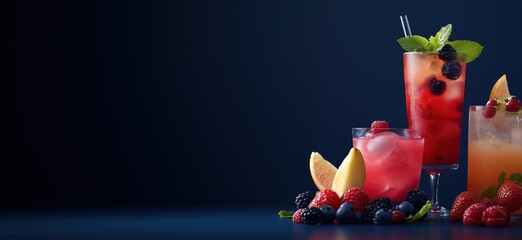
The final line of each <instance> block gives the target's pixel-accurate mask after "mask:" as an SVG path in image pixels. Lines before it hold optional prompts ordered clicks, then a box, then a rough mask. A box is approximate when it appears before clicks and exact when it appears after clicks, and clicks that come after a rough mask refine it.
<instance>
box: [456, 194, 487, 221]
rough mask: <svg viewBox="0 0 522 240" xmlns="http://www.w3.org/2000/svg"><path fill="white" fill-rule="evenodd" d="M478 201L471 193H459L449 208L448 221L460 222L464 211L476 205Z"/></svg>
mask: <svg viewBox="0 0 522 240" xmlns="http://www.w3.org/2000/svg"><path fill="white" fill-rule="evenodd" d="M479 201H480V200H479V198H478V197H477V195H475V194H474V193H472V192H469V191H466V192H461V193H460V194H459V195H458V196H457V197H456V198H455V201H454V202H453V206H451V211H450V219H451V221H455V222H460V221H462V217H463V215H464V211H466V209H467V208H468V207H469V206H471V205H472V204H474V203H478V202H479Z"/></svg>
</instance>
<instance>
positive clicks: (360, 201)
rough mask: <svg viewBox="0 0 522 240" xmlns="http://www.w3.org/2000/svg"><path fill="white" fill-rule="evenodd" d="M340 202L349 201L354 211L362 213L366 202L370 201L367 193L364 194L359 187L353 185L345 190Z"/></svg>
mask: <svg viewBox="0 0 522 240" xmlns="http://www.w3.org/2000/svg"><path fill="white" fill-rule="evenodd" d="M342 202H348V203H350V204H351V205H352V206H353V208H354V210H355V212H362V213H363V212H364V211H365V210H366V206H367V205H368V202H370V198H369V197H368V194H366V193H365V192H364V191H363V190H361V189H360V188H358V187H353V188H350V189H348V191H346V193H345V194H344V196H343V200H342Z"/></svg>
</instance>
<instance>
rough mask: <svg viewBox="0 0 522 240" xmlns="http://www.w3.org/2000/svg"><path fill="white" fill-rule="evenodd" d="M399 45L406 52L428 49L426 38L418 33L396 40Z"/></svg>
mask: <svg viewBox="0 0 522 240" xmlns="http://www.w3.org/2000/svg"><path fill="white" fill-rule="evenodd" d="M397 42H399V44H400V45H401V47H402V48H403V49H404V50H406V51H407V52H422V51H429V50H428V44H429V42H428V39H426V38H425V37H422V36H419V35H413V36H409V37H402V38H399V39H398V40H397Z"/></svg>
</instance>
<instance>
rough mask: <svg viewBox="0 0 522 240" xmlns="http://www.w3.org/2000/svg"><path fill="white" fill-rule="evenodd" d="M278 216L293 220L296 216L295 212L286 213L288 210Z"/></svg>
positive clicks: (282, 211) (280, 212)
mask: <svg viewBox="0 0 522 240" xmlns="http://www.w3.org/2000/svg"><path fill="white" fill-rule="evenodd" d="M277 215H279V217H281V218H291V217H293V216H294V212H291V211H290V212H289V211H286V210H281V211H279V212H278V213H277Z"/></svg>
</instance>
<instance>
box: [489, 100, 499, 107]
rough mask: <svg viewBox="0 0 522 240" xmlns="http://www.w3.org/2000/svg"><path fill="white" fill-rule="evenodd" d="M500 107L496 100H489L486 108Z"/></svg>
mask: <svg viewBox="0 0 522 240" xmlns="http://www.w3.org/2000/svg"><path fill="white" fill-rule="evenodd" d="M497 105H498V101H497V100H496V99H489V100H488V102H487V103H486V106H488V107H495V106H497Z"/></svg>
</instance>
